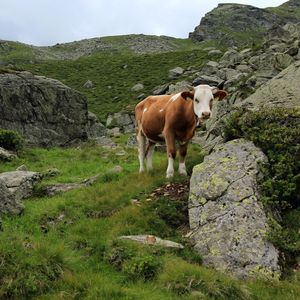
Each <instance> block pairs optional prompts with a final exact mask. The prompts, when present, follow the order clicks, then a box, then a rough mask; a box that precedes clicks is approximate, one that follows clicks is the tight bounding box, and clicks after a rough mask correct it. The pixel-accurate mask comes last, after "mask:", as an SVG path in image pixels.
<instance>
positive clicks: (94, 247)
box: [0, 137, 300, 300]
mask: <svg viewBox="0 0 300 300" xmlns="http://www.w3.org/2000/svg"><path fill="white" fill-rule="evenodd" d="M125 140H126V139H125V138H124V137H123V138H120V139H119V140H118V139H116V142H117V145H118V146H117V148H116V149H107V148H104V147H101V146H97V145H95V144H92V143H87V144H84V145H81V146H78V147H77V148H69V149H60V148H54V149H38V148H25V149H24V150H23V151H22V152H21V155H20V157H19V158H18V159H17V160H15V161H13V162H9V163H4V164H1V165H0V171H1V172H3V171H9V170H15V169H16V167H17V166H19V165H21V164H25V165H26V166H27V167H28V169H30V170H33V171H40V172H43V171H46V170H47V169H49V168H57V169H58V170H59V171H60V173H59V175H57V176H56V177H53V178H49V179H45V180H44V181H43V182H42V183H41V185H40V186H39V187H38V188H37V189H36V193H35V195H36V196H35V197H34V198H31V199H28V200H25V201H24V204H25V210H24V212H23V213H22V215H21V216H15V217H3V218H2V231H1V232H0V283H1V285H0V298H1V299H280V300H281V299H284V298H283V297H287V298H288V299H299V295H300V287H299V274H297V275H295V274H293V275H291V276H290V277H289V278H288V279H287V280H286V281H282V282H278V281H274V282H264V280H259V281H249V282H246V281H238V280H234V279H232V278H230V277H229V276H227V275H225V274H224V275H223V274H221V273H218V272H216V271H213V270H210V269H207V268H205V267H203V266H202V265H201V257H200V256H199V255H198V254H196V253H195V252H194V251H193V250H192V247H191V245H190V244H189V242H188V241H187V240H186V239H185V238H184V235H185V233H186V232H187V230H188V229H187V227H186V225H187V222H188V216H187V209H186V205H187V195H186V194H185V195H184V196H183V197H182V198H181V199H177V200H176V201H173V200H171V199H169V198H168V197H159V198H155V199H152V201H149V195H151V193H152V192H153V191H154V190H155V189H156V188H158V187H160V186H163V185H166V184H168V183H169V182H168V181H167V180H166V179H165V169H166V163H167V160H166V157H165V153H161V152H156V153H155V155H154V170H153V171H152V172H150V173H145V174H142V175H140V174H138V172H137V170H138V160H137V153H136V149H132V148H127V147H126V146H125V143H124V141H125ZM189 150H190V153H189V157H188V163H187V165H188V170H189V172H191V169H192V167H193V165H195V164H197V163H200V162H201V161H202V159H203V153H202V151H201V148H200V147H199V146H197V145H191V147H190V149H189ZM122 151H125V153H124V152H123V154H124V155H118V153H121V152H122ZM114 166H121V167H122V168H123V171H122V172H121V173H115V172H112V171H111V170H112V168H113V167H114ZM97 174H100V176H99V178H98V180H97V182H96V183H94V184H93V185H91V186H88V187H84V188H80V189H78V190H73V191H69V192H67V193H64V194H60V195H57V196H54V197H47V196H44V195H42V194H41V191H42V187H43V186H45V185H48V184H53V183H66V182H79V181H81V180H83V179H85V178H88V177H91V176H94V175H97ZM186 180H187V179H186V178H184V177H180V176H177V177H175V178H174V179H173V180H172V183H173V184H177V183H178V184H180V183H182V182H186ZM133 199H135V200H138V201H139V203H138V205H136V204H135V203H134V202H133V201H132V200H133ZM178 219H180V220H181V221H180V222H178ZM179 223H180V224H181V225H180V226H179ZM182 224H183V225H182ZM134 234H154V235H157V236H160V237H162V238H166V239H170V240H172V241H176V242H180V243H182V244H184V245H185V249H183V250H167V249H163V248H160V247H154V246H153V247H151V246H150V247H149V246H142V245H138V244H136V243H134V242H129V241H122V240H119V239H118V237H119V236H121V235H134Z"/></svg>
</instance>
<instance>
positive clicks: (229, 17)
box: [189, 0, 300, 46]
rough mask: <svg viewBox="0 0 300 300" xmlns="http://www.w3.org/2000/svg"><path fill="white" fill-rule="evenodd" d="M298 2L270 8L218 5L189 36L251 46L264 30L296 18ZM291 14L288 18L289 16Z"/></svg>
mask: <svg viewBox="0 0 300 300" xmlns="http://www.w3.org/2000/svg"><path fill="white" fill-rule="evenodd" d="M299 10H300V3H299V1H297V0H295V1H294V0H291V1H287V2H286V3H285V4H283V5H281V6H279V7H277V8H274V9H268V8H267V9H260V8H257V7H253V6H250V5H242V4H231V3H228V4H227V3H225V4H219V5H218V7H217V8H215V9H213V10H212V11H211V12H209V13H207V14H206V15H205V17H204V18H202V19H201V22H200V25H198V26H197V27H196V28H195V30H194V31H193V32H191V33H190V34H189V37H190V38H191V39H193V40H195V41H200V42H201V41H207V40H212V41H217V42H218V43H219V44H220V45H227V46H254V45H256V44H257V43H259V42H261V41H262V39H263V37H264V35H265V33H266V31H268V30H270V29H271V28H272V27H278V26H282V25H284V24H286V23H287V22H291V23H298V22H299V21H300V15H299ZM291 15H292V18H291Z"/></svg>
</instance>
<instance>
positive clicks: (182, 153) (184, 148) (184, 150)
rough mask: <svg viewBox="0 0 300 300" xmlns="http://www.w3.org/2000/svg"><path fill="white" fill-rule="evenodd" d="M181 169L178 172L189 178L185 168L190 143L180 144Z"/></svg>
mask: <svg viewBox="0 0 300 300" xmlns="http://www.w3.org/2000/svg"><path fill="white" fill-rule="evenodd" d="M179 145H180V146H179V167H178V172H179V174H181V175H184V176H187V172H186V167H185V158H186V154H187V147H188V142H185V143H180V144H179Z"/></svg>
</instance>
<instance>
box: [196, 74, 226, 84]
mask: <svg viewBox="0 0 300 300" xmlns="http://www.w3.org/2000/svg"><path fill="white" fill-rule="evenodd" d="M223 83H224V80H222V79H221V78H219V77H217V76H206V75H201V76H199V77H197V78H196V79H194V81H193V86H197V85H199V84H208V85H210V86H219V85H222V84H223Z"/></svg>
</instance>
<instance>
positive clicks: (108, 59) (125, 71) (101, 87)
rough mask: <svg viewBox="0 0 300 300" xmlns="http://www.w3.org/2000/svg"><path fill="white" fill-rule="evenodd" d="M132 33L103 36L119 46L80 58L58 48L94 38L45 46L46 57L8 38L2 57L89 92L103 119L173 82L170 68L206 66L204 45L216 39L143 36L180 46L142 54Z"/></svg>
mask: <svg viewBox="0 0 300 300" xmlns="http://www.w3.org/2000/svg"><path fill="white" fill-rule="evenodd" d="M130 37H132V36H116V37H104V38H101V40H103V41H104V42H105V43H107V44H111V45H112V47H113V49H114V50H113V51H112V50H103V51H94V52H93V53H92V54H91V55H89V56H83V57H81V58H79V59H77V60H59V61H58V60H55V59H53V57H54V56H55V53H56V52H58V51H59V52H64V53H68V52H76V49H79V47H81V46H82V45H85V43H88V42H89V41H87V42H85V41H79V42H75V43H70V44H60V45H58V46H53V47H46V48H45V47H44V48H43V49H42V53H43V54H44V55H45V57H46V58H47V59H48V60H46V61H41V60H38V59H37V57H38V56H37V55H40V52H39V54H37V49H35V48H33V47H30V46H27V45H25V44H21V43H13V42H7V43H6V45H4V46H2V47H1V48H0V60H2V61H3V62H4V63H6V64H7V63H11V64H13V65H14V67H16V66H17V68H20V69H24V70H28V71H31V72H33V73H34V74H38V75H43V76H47V77H51V78H55V79H58V80H60V81H62V82H63V83H65V84H66V85H68V86H70V87H72V88H75V89H77V90H79V91H80V92H82V93H83V94H84V95H86V97H87V99H88V103H89V109H90V110H91V111H92V112H94V113H96V115H98V117H99V118H100V120H101V121H105V119H106V116H107V114H108V113H109V112H118V111H121V110H128V111H132V110H133V106H134V105H135V104H136V103H137V102H138V100H137V96H139V95H140V94H141V93H143V94H145V95H148V94H151V93H152V90H153V88H154V87H155V86H157V85H161V84H163V83H165V82H170V79H169V78H168V75H169V74H168V71H169V70H170V69H172V68H175V67H177V66H180V67H183V68H187V67H189V66H193V67H194V68H196V69H197V68H198V67H200V66H201V65H202V64H203V63H204V61H205V60H206V53H207V52H205V51H203V48H205V47H206V46H207V45H210V44H207V45H202V46H201V47H200V46H199V45H197V44H194V43H193V42H192V41H191V40H189V39H175V38H164V37H154V36H141V37H142V38H143V40H145V41H146V43H147V41H152V42H153V40H154V41H155V40H161V39H162V40H163V41H165V40H166V41H167V42H166V43H167V44H168V45H170V46H172V47H173V48H174V50H176V51H173V52H168V53H153V54H139V55H137V54H134V53H133V52H132V51H131V50H130V44H129V42H128V41H127V40H128V39H129V38H130ZM133 37H136V36H133ZM137 37H140V36H137ZM141 43H142V42H141ZM39 49H41V48H39ZM39 51H40V50H39ZM50 58H52V59H50ZM29 62H31V63H30V64H29ZM124 66H125V67H124ZM182 79H184V77H182ZM87 80H92V82H93V83H94V88H92V89H85V88H83V85H84V83H85V82H86V81H87ZM136 83H143V84H144V86H145V88H144V90H142V91H139V92H133V91H131V88H132V87H133V86H134V85H135V84H136Z"/></svg>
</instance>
